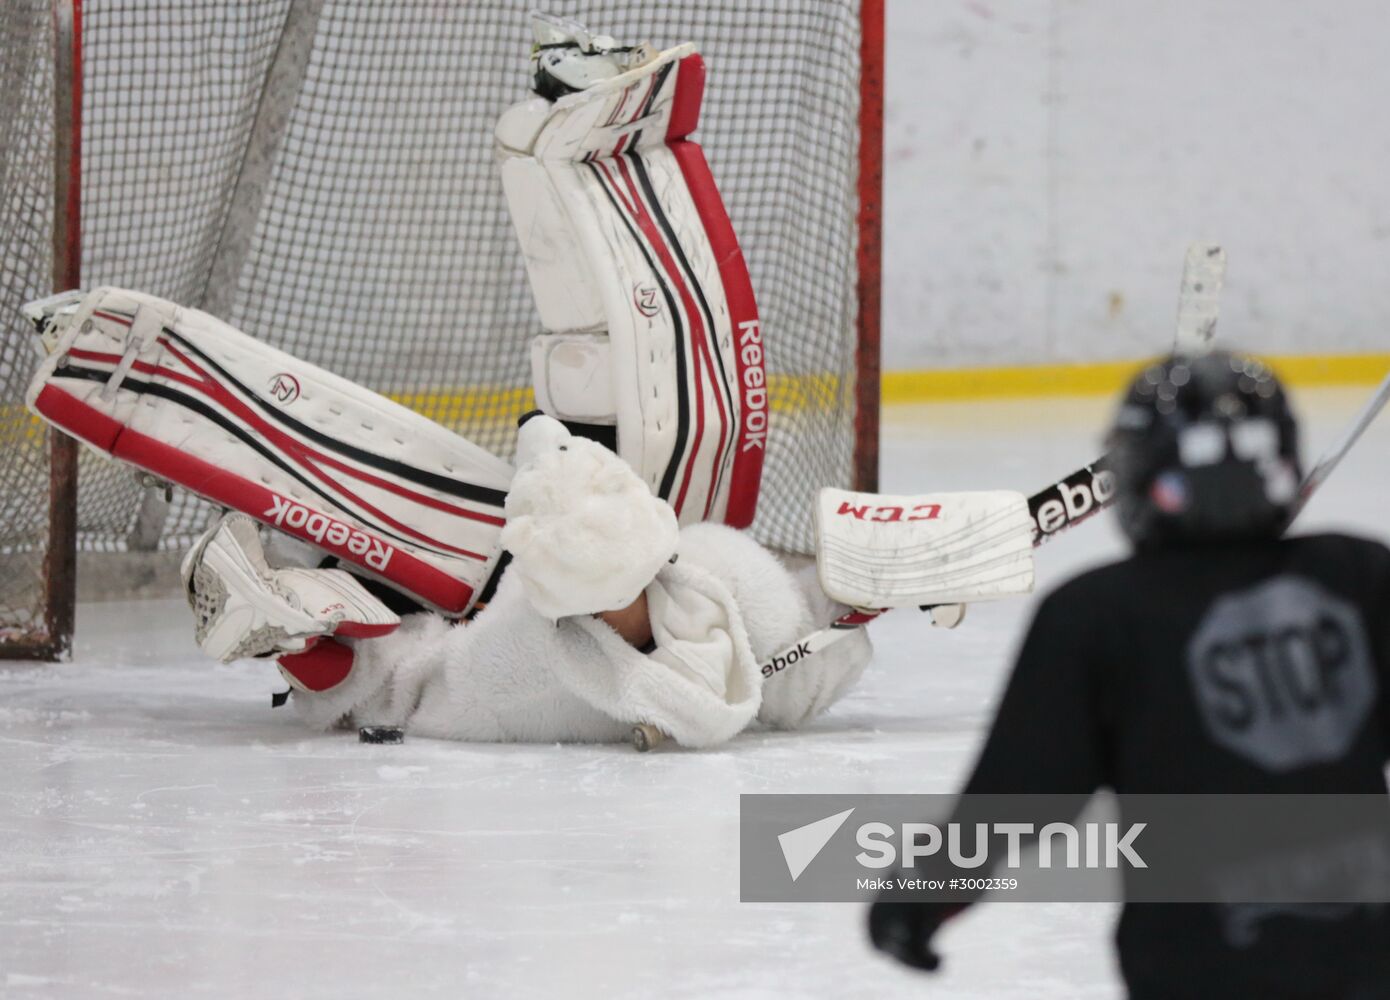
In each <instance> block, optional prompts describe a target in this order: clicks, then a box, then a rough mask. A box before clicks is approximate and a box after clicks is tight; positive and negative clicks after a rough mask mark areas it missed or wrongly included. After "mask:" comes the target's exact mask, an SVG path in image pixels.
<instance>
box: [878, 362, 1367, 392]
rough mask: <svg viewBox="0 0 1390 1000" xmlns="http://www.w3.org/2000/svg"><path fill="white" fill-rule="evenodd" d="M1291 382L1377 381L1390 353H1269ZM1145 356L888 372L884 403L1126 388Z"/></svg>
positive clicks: (1339, 382) (1328, 383) (1288, 381)
mask: <svg viewBox="0 0 1390 1000" xmlns="http://www.w3.org/2000/svg"><path fill="white" fill-rule="evenodd" d="M1265 360H1266V361H1268V362H1269V363H1270V364H1271V365H1273V366H1274V370H1275V371H1276V372H1278V373H1279V377H1280V378H1282V379H1283V380H1284V381H1285V382H1287V383H1288V384H1289V385H1294V386H1319V385H1371V384H1374V383H1376V382H1378V381H1380V380H1381V379H1382V378H1384V377H1385V374H1386V373H1387V372H1390V354H1291V355H1275V356H1271V357H1266V358H1265ZM1142 364H1143V361H1105V362H1100V363H1095V364H1075V365H1018V366H1011V367H1005V368H945V369H937V370H933V371H889V372H884V373H883V402H884V403H928V402H934V401H937V400H966V399H982V398H989V397H993V398H997V397H1003V396H1095V395H1111V394H1114V393H1117V392H1119V391H1120V389H1121V388H1123V387H1124V386H1125V384H1126V383H1128V381H1129V380H1130V378H1132V377H1133V376H1134V373H1135V372H1136V371H1138V370H1139V367H1140V366H1141V365H1142Z"/></svg>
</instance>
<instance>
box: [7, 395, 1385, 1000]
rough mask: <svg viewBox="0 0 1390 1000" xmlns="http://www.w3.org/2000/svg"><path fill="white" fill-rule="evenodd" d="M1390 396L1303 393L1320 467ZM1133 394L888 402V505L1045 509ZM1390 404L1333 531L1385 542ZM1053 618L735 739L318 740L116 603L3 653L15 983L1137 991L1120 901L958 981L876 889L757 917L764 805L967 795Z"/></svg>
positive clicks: (1316, 522)
mask: <svg viewBox="0 0 1390 1000" xmlns="http://www.w3.org/2000/svg"><path fill="white" fill-rule="evenodd" d="M1366 393H1367V390H1365V389H1361V388H1355V389H1345V390H1318V391H1306V392H1303V393H1300V394H1299V395H1298V397H1297V398H1296V402H1298V403H1300V404H1301V406H1300V408H1301V411H1302V413H1303V415H1304V417H1305V434H1304V440H1305V455H1308V456H1313V455H1316V454H1317V453H1319V452H1320V451H1321V449H1322V447H1323V446H1324V445H1325V444H1327V443H1328V442H1329V440H1330V439H1331V438H1332V437H1333V436H1334V435H1335V434H1336V432H1337V430H1338V429H1339V428H1340V427H1341V426H1342V424H1343V423H1344V422H1345V421H1346V420H1347V419H1349V418H1350V416H1351V414H1352V413H1353V411H1354V410H1355V409H1356V407H1357V406H1358V405H1359V404H1360V402H1361V401H1362V400H1363V399H1364V398H1365V395H1366ZM1108 412H1109V403H1108V402H1105V401H1100V400H1050V401H1044V402H1031V401H1016V402H1006V403H997V402H996V403H989V404H984V403H973V404H949V405H947V404H942V405H933V406H923V407H913V408H910V409H909V408H902V409H894V410H890V411H888V412H886V413H885V415H884V417H885V420H884V430H883V435H884V441H883V443H884V452H883V470H884V484H883V486H884V489H885V491H889V492H893V491H897V492H921V491H925V490H928V489H967V488H989V487H1012V488H1018V489H1022V490H1024V491H1025V492H1029V491H1031V490H1032V489H1034V488H1037V487H1040V486H1042V485H1045V484H1046V483H1048V482H1050V481H1051V480H1053V479H1055V478H1057V477H1058V476H1059V475H1061V474H1063V473H1065V472H1069V471H1071V470H1072V469H1074V468H1076V467H1077V466H1079V465H1081V464H1083V463H1084V462H1086V461H1089V460H1090V459H1091V458H1093V457H1094V456H1095V454H1097V453H1098V443H1097V438H1098V428H1099V427H1100V426H1101V425H1102V422H1103V421H1104V420H1105V419H1106V418H1107V417H1108ZM1387 450H1390V418H1384V419H1382V421H1381V422H1380V423H1379V424H1377V425H1376V426H1375V427H1373V428H1372V430H1371V431H1370V432H1369V433H1368V434H1367V436H1366V437H1365V438H1364V439H1363V440H1362V442H1361V444H1360V445H1359V446H1358V447H1357V449H1356V450H1355V451H1354V452H1353V453H1352V455H1351V456H1350V458H1348V460H1347V462H1346V463H1345V465H1344V466H1343V467H1342V469H1340V470H1339V471H1338V473H1337V475H1336V476H1335V477H1334V478H1333V480H1332V481H1331V482H1330V483H1329V484H1328V485H1327V487H1326V488H1325V490H1324V492H1323V493H1322V494H1320V495H1319V496H1318V497H1317V498H1316V499H1315V500H1314V502H1313V503H1312V505H1311V506H1310V507H1309V509H1308V510H1307V512H1306V514H1305V517H1304V520H1303V522H1301V524H1300V530H1303V531H1309V530H1314V529H1318V528H1328V527H1337V528H1342V529H1346V530H1352V531H1356V532H1361V533H1367V534H1372V535H1379V536H1381V537H1384V536H1385V534H1386V532H1385V531H1384V527H1385V524H1386V515H1387V511H1390V505H1387V502H1386V498H1387V496H1390V470H1388V467H1387V462H1386V458H1385V456H1386V454H1387ZM1121 552H1122V545H1121V541H1120V538H1119V536H1118V534H1117V532H1116V529H1115V526H1114V524H1113V523H1111V521H1110V519H1109V517H1108V515H1107V516H1104V517H1103V518H1101V519H1098V520H1096V521H1092V522H1090V523H1088V524H1085V525H1083V526H1080V527H1078V528H1077V529H1075V530H1074V531H1073V532H1071V533H1069V534H1067V535H1065V536H1063V537H1061V538H1060V539H1058V540H1056V541H1055V542H1054V543H1052V544H1051V545H1049V546H1047V547H1045V548H1044V549H1043V550H1041V551H1040V553H1039V582H1040V589H1041V590H1046V589H1049V588H1051V587H1052V586H1054V585H1055V584H1057V583H1058V582H1060V581H1061V580H1062V579H1064V578H1065V577H1066V576H1067V575H1069V574H1071V573H1072V572H1074V571H1076V570H1078V569H1080V568H1082V567H1084V566H1088V565H1092V564H1094V563H1096V562H1098V561H1102V560H1107V559H1110V558H1113V557H1114V556H1116V555H1118V554H1119V553H1121ZM1032 603H1033V602H1032V601H1031V600H1029V601H1014V602H1007V603H1001V604H996V605H990V606H980V607H975V608H973V609H972V610H971V614H970V616H969V617H968V618H967V620H966V622H965V623H964V624H963V625H962V626H961V627H960V628H959V629H958V630H956V631H954V632H941V631H939V630H934V629H932V628H931V627H930V626H929V624H928V622H927V619H926V616H924V615H921V614H919V613H917V612H911V611H902V612H897V613H895V614H893V615H890V616H887V617H886V618H885V619H884V620H882V621H880V622H878V623H876V624H875V626H874V638H875V641H876V643H877V656H876V660H875V663H874V664H873V665H872V666H871V667H870V670H869V673H868V674H867V676H866V678H865V680H864V682H863V683H862V685H861V687H860V688H859V689H858V690H857V691H855V692H854V693H853V694H852V695H851V696H850V697H849V698H848V699H846V700H845V701H844V702H842V703H841V704H840V705H838V706H837V707H836V708H835V709H834V710H833V711H832V712H831V713H830V714H829V715H827V716H825V717H823V718H821V719H820V720H818V721H817V722H816V723H815V724H814V725H812V726H811V727H810V728H809V729H807V730H805V731H802V732H799V733H758V734H747V735H745V736H743V737H741V738H739V739H738V740H736V741H735V742H733V743H731V744H729V745H728V746H726V747H724V748H723V749H720V750H716V751H712V752H703V753H693V752H688V751H680V750H663V751H660V752H656V753H652V754H648V755H646V756H642V755H638V754H636V753H634V752H633V751H632V750H631V749H629V748H628V747H626V746H617V747H606V746H605V747H574V746H566V747H561V746H548V745H547V746H490V745H467V744H455V743H443V742H432V741H428V740H423V739H409V740H408V741H407V742H406V744H405V745H403V746H396V747H390V746H364V745H361V744H359V743H358V742H357V741H356V738H355V736H352V735H348V734H343V733H336V734H331V735H315V734H311V733H308V732H306V731H305V730H303V729H302V728H300V727H299V726H298V725H297V723H296V720H295V719H294V718H293V717H292V716H291V714H290V713H289V711H288V710H280V711H272V710H271V708H270V695H271V692H272V691H275V690H278V689H280V688H281V687H283V685H282V684H281V682H280V680H279V677H278V675H277V674H276V672H275V671H274V669H273V668H272V667H270V666H268V665H265V664H257V663H242V664H236V665H232V666H219V665H216V664H212V663H209V662H206V661H204V660H203V659H202V658H201V657H200V656H199V655H198V654H197V652H196V650H195V648H194V647H193V644H192V639H191V636H190V632H191V630H190V627H189V622H188V614H187V609H186V608H185V607H184V606H183V605H182V603H181V602H154V603H147V604H134V603H125V604H122V603H110V604H102V605H91V606H85V607H83V608H82V610H81V614H80V617H79V622H78V626H79V633H78V650H77V653H76V655H75V657H74V661H73V662H72V663H70V664H63V665H59V666H40V665H31V664H13V665H6V666H3V667H0V996H3V997H5V998H10V997H13V998H29V997H35V998H37V997H45V998H50V997H51V998H57V997H61V998H85V997H181V998H183V997H226V998H238V1000H244V998H248V997H287V998H334V1000H341V998H347V997H420V996H448V997H483V998H492V997H499V998H500V997H544V998H560V997H564V998H569V997H603V998H606V1000H612V998H619V997H643V998H647V997H662V998H686V997H690V998H696V997H700V998H703V997H720V998H753V997H798V996H807V997H875V998H877V997H891V996H904V997H906V996H918V995H931V996H937V997H960V998H965V997H977V998H984V997H988V998H1013V997H1016V998H1028V1000H1045V998H1059V1000H1061V998H1066V1000H1078V998H1091V997H1115V996H1118V995H1119V992H1120V991H1119V986H1118V981H1117V979H1116V977H1115V973H1114V971H1113V963H1112V959H1111V955H1110V948H1109V934H1110V925H1111V923H1112V921H1113V919H1114V916H1115V913H1114V909H1113V908H1112V907H1109V906H1076V905H1037V904H1012V905H1011V904H1002V903H1001V904H989V905H986V906H982V907H979V908H977V909H976V910H975V911H974V912H972V913H970V914H967V915H966V916H964V917H963V918H961V919H959V920H958V921H957V922H956V923H955V924H954V925H953V926H951V927H950V928H949V929H948V930H947V931H946V932H944V933H943V935H942V937H941V939H940V943H941V948H942V951H943V953H944V955H945V958H946V965H945V969H944V972H943V973H942V974H940V975H938V976H937V977H936V978H934V979H931V980H930V981H927V980H924V979H922V978H919V977H917V976H914V975H911V974H909V973H907V972H905V971H902V970H900V969H899V968H897V967H896V966H894V965H892V964H890V963H888V962H886V961H884V960H881V959H879V958H878V957H877V956H875V955H874V954H873V953H871V952H870V950H869V949H868V947H867V945H866V943H865V938H864V932H863V916H864V912H863V908H862V907H860V906H858V905H848V904H837V905H804V904H801V905H780V906H779V905H768V904H758V905H754V904H743V903H740V902H739V901H738V874H739V872H738V805H739V800H738V796H739V794H740V793H743V792H945V791H951V790H953V789H954V788H955V786H956V785H957V784H958V783H959V782H960V781H961V780H962V777H963V773H964V772H965V770H966V769H967V768H968V767H969V766H970V763H971V762H972V759H973V755H974V752H975V750H976V748H977V747H978V744H979V742H980V740H981V738H982V735H983V730H984V727H985V726H986V725H987V723H988V720H989V717H990V712H991V706H992V704H993V701H994V699H995V698H996V696H997V694H998V692H999V689H1000V685H1001V684H1002V682H1003V679H1004V677H1005V672H1006V670H1007V667H1008V663H1009V657H1010V656H1011V654H1012V652H1013V649H1014V647H1015V645H1016V644H1017V642H1018V640H1019V638H1020V634H1021V631H1022V629H1023V628H1024V627H1025V626H1026V623H1027V620H1028V617H1029V614H1030V610H1031V607H1032Z"/></svg>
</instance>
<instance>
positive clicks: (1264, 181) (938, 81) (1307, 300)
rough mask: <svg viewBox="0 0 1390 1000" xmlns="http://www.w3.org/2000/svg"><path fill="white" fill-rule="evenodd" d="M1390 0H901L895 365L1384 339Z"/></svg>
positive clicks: (892, 5)
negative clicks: (1217, 263) (1221, 258)
mask: <svg viewBox="0 0 1390 1000" xmlns="http://www.w3.org/2000/svg"><path fill="white" fill-rule="evenodd" d="M1387 40H1390V5H1386V4H1385V3H1384V2H1383V0H888V39H887V53H886V58H887V65H888V71H887V72H888V82H887V112H886V116H887V121H886V138H885V144H884V145H885V161H886V162H885V168H886V170H885V182H884V186H885V194H884V200H885V204H884V208H885V234H884V235H885V239H884V314H883V318H884V362H885V367H887V368H937V367H953V366H964V365H998V364H1029V363H1041V362H1054V361H1056V362H1066V361H1086V360H1104V359H1116V358H1134V357H1141V356H1144V355H1147V354H1153V353H1156V352H1157V351H1159V350H1161V349H1162V348H1163V347H1164V346H1166V345H1167V344H1168V343H1170V341H1171V336H1172V324H1173V315H1174V311H1175V299H1176V291H1177V285H1178V276H1179V272H1180V270H1181V264H1182V254H1183V250H1184V248H1185V247H1186V244H1187V243H1188V242H1190V241H1191V240H1193V239H1200V238H1211V239H1216V240H1219V241H1221V242H1222V243H1224V245H1225V246H1226V248H1227V252H1228V254H1229V255H1230V265H1229V269H1228V272H1227V283H1226V295H1225V298H1224V301H1223V318H1222V334H1223V338H1224V339H1225V340H1226V341H1227V342H1228V343H1231V344H1241V345H1244V346H1248V347H1250V348H1251V349H1254V350H1258V351H1262V352H1266V353H1323V352H1327V353H1335V352H1353V351H1387V350H1390V282H1387V280H1386V278H1387V276H1388V275H1390V114H1387V109H1386V104H1387V98H1388V97H1390V57H1387Z"/></svg>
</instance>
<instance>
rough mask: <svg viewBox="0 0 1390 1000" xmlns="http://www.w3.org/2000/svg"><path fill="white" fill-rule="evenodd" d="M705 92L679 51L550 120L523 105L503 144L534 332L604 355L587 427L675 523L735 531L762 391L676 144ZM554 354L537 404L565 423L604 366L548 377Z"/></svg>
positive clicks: (728, 260)
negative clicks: (601, 426) (607, 439)
mask: <svg viewBox="0 0 1390 1000" xmlns="http://www.w3.org/2000/svg"><path fill="white" fill-rule="evenodd" d="M703 88H704V64H703V63H702V62H701V60H700V57H699V56H698V55H696V54H694V50H693V48H692V47H690V46H681V47H678V48H675V49H671V50H668V51H666V52H663V53H661V54H660V55H659V56H657V57H656V58H654V59H653V60H652V61H651V62H649V63H646V64H644V65H643V66H640V67H638V68H636V69H633V70H630V71H628V72H626V73H623V74H622V75H620V76H618V77H615V78H613V79H610V80H605V81H603V82H601V83H598V84H595V85H594V86H591V87H589V88H588V89H586V90H583V91H580V92H578V93H574V94H569V95H567V96H565V97H563V98H561V99H560V100H558V101H556V102H555V103H554V104H550V103H549V102H546V101H543V100H540V99H533V100H531V101H528V102H526V103H525V104H523V105H519V106H517V107H516V108H513V109H512V110H511V111H509V112H508V113H507V114H506V115H504V116H503V119H502V121H501V122H500V123H499V126H498V130H497V136H498V142H499V147H500V150H501V154H502V160H503V162H502V179H503V187H504V190H505V191H506V194H507V201H508V205H509V207H510V209H511V212H512V219H513V223H514V225H515V227H516V230H517V235H518V238H519V240H520V242H521V246H522V250H523V253H524V254H525V257H526V262H527V271H528V275H529V277H530V280H531V288H532V291H533V293H534V295H535V298H536V302H537V307H538V309H539V311H540V314H541V320H542V322H543V324H544V325H545V326H546V328H547V329H549V330H550V331H552V333H554V334H571V333H575V332H582V333H585V334H588V335H590V336H591V337H594V338H595V339H606V341H607V348H608V365H609V372H610V377H609V380H608V385H607V386H602V387H600V391H599V392H598V393H595V394H593V395H592V398H593V400H594V401H593V402H592V403H591V404H589V405H588V407H587V408H588V409H590V411H591V412H590V413H589V414H588V415H587V417H586V421H587V422H590V423H595V422H614V423H616V425H617V434H618V452H619V454H620V455H621V456H622V457H623V458H624V459H625V460H626V461H627V462H628V463H629V464H630V465H632V466H633V468H634V469H636V470H637V472H638V474H639V475H641V476H642V478H643V479H644V480H646V482H647V483H648V485H649V486H650V487H651V489H652V491H653V492H654V493H656V494H657V495H658V496H660V497H662V498H663V499H666V500H668V501H669V502H670V503H671V504H672V506H673V507H674V508H675V510H676V513H677V515H678V516H679V518H680V520H681V521H682V523H692V522H695V521H700V520H722V521H724V522H725V523H727V524H731V525H734V526H736V527H746V526H747V525H748V524H749V523H751V521H752V519H753V514H754V510H755V507H756V502H757V492H758V483H759V479H760V477H761V469H762V457H763V453H764V450H765V445H766V434H767V409H768V407H767V388H766V384H765V376H764V372H763V353H762V338H761V331H760V327H759V322H758V316H757V307H756V304H755V302H754V300H753V293H752V285H751V282H750V281H749V279H748V271H747V267H746V265H745V264H744V261H743V257H742V254H741V252H740V250H739V247H738V242H737V240H736V238H735V237H734V232H733V227H732V226H731V225H730V223H729V220H728V216H727V214H726V213H725V211H724V206H723V203H722V201H721V200H720V198H719V193H718V191H717V189H716V188H715V186H714V181H713V177H712V176H711V174H710V171H709V167H708V164H707V163H706V162H705V159H704V155H703V154H702V153H701V151H700V148H699V146H697V145H696V144H695V143H693V142H691V141H689V140H688V139H687V138H686V137H687V136H688V135H689V133H690V132H691V131H692V130H693V129H694V128H695V124H696V122H697V120H698V115H699V106H700V101H701V97H702V94H703ZM545 339H546V338H545V337H542V338H541V340H542V341H544V340H545ZM559 350H561V349H560V348H552V347H550V346H540V347H538V348H536V349H535V350H534V351H533V355H532V357H533V366H534V375H535V380H536V390H537V397H538V399H539V401H540V402H541V406H542V408H543V409H546V410H547V412H550V413H551V414H552V415H555V416H559V417H562V418H566V419H569V418H572V416H573V412H572V411H573V410H574V409H575V408H576V407H575V403H574V400H575V399H576V398H577V397H579V396H581V395H585V394H588V393H590V392H591V390H592V389H593V388H594V385H595V380H594V379H593V377H592V375H593V372H594V370H595V366H594V362H595V361H596V360H597V357H598V354H599V350H598V349H594V350H591V351H589V352H588V354H587V355H586V357H585V363H583V364H576V365H568V364H563V363H557V362H560V361H562V360H564V359H566V358H568V357H571V356H572V354H573V352H572V351H566V353H565V354H563V355H562V354H560V353H558V351H559ZM567 411H569V412H567ZM594 411H602V412H601V415H600V414H598V413H596V412H594Z"/></svg>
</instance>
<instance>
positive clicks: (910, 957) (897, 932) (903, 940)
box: [869, 890, 964, 972]
mask: <svg viewBox="0 0 1390 1000" xmlns="http://www.w3.org/2000/svg"><path fill="white" fill-rule="evenodd" d="M890 893H891V890H889V891H887V892H885V893H883V895H881V896H880V897H879V898H878V900H876V901H875V902H874V905H873V906H871V907H869V938H870V939H871V940H872V941H873V943H874V947H875V948H877V949H878V950H879V951H882V952H886V953H887V954H889V955H892V956H893V957H894V958H896V959H897V960H898V961H899V962H902V963H903V964H904V965H909V966H911V967H912V968H914V969H923V970H925V971H927V972H935V971H936V969H937V968H938V967H939V966H940V965H941V956H940V955H938V954H937V953H936V952H935V951H933V950H932V946H931V939H932V937H933V936H934V935H935V934H936V932H937V931H938V930H940V929H941V925H942V924H944V923H945V922H946V921H947V920H950V919H951V918H952V917H954V916H955V915H956V914H957V913H959V912H960V911H961V910H962V909H963V908H964V907H961V906H959V905H957V904H954V903H907V902H901V901H899V900H894V899H891V898H884V897H885V896H889V895H890Z"/></svg>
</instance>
